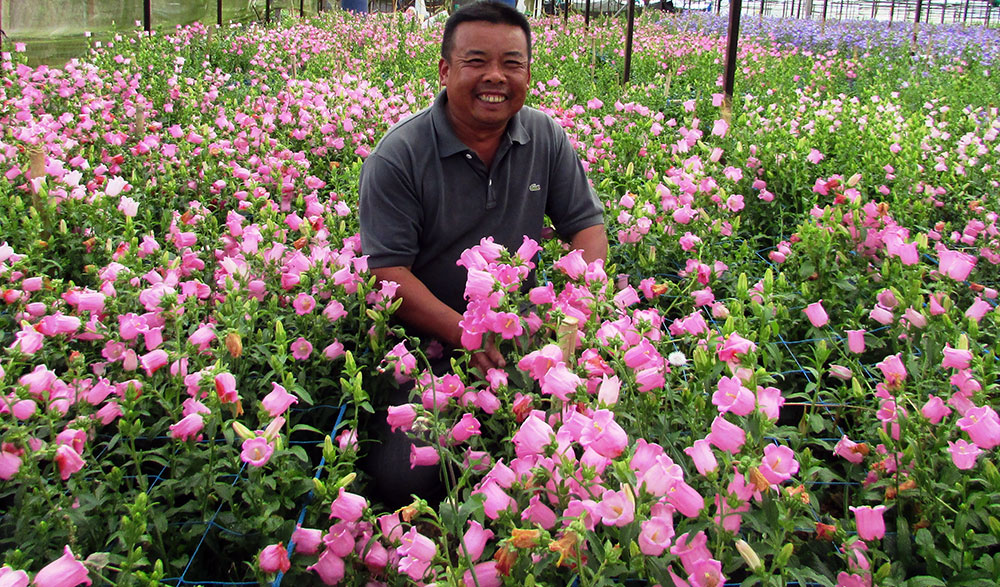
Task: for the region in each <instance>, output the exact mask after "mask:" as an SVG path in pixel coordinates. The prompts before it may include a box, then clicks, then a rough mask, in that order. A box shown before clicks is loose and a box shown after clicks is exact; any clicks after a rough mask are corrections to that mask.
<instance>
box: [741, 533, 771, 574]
mask: <svg viewBox="0 0 1000 587" xmlns="http://www.w3.org/2000/svg"><path fill="white" fill-rule="evenodd" d="M736 550H737V551H738V552H739V553H740V556H742V557H743V560H744V561H746V563H747V566H748V567H750V570H751V571H753V572H755V573H756V572H757V571H759V570H760V569H761V568H763V566H764V565H762V564H761V562H760V557H759V556H757V553H756V552H754V550H753V548H752V547H751V546H750V545H749V544H747V542H746V540H743V539H740V540H737V541H736Z"/></svg>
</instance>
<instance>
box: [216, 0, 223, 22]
mask: <svg viewBox="0 0 1000 587" xmlns="http://www.w3.org/2000/svg"><path fill="white" fill-rule="evenodd" d="M215 13H216V16H218V20H219V26H222V0H216V2H215Z"/></svg>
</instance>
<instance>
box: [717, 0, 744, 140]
mask: <svg viewBox="0 0 1000 587" xmlns="http://www.w3.org/2000/svg"><path fill="white" fill-rule="evenodd" d="M742 4H743V1H742V0H730V2H729V29H728V31H727V32H726V66H725V72H724V74H723V81H722V93H723V94H724V95H725V96H724V97H723V99H722V118H723V119H724V120H725V121H726V122H729V121H730V120H732V117H733V90H734V85H735V81H736V52H737V50H738V49H739V43H740V12H741V9H742V8H743V6H742Z"/></svg>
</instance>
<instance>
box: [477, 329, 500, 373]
mask: <svg viewBox="0 0 1000 587" xmlns="http://www.w3.org/2000/svg"><path fill="white" fill-rule="evenodd" d="M470 362H471V363H472V366H473V367H475V368H477V369H479V372H480V374H481V375H482V376H483V377H486V373H487V371H489V370H490V369H502V368H504V367H506V366H507V361H506V360H505V359H504V358H503V355H502V354H500V351H498V350H497V347H496V345H495V344H493V336H492V335H490V336H487V337H486V338H485V345H484V348H483V350H481V351H478V352H476V353H474V354H473V355H472V358H471V361H470Z"/></svg>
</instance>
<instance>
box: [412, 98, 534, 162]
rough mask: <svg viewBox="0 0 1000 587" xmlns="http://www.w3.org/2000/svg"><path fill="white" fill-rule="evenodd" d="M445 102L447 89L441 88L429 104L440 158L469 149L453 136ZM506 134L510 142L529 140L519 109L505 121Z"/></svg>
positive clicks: (525, 141)
mask: <svg viewBox="0 0 1000 587" xmlns="http://www.w3.org/2000/svg"><path fill="white" fill-rule="evenodd" d="M447 103H448V92H447V90H441V92H440V93H438V95H437V98H435V99H434V104H432V105H431V120H432V121H433V123H434V131H435V135H436V137H435V138H436V140H437V146H438V153H440V155H441V157H442V158H444V157H450V156H452V155H455V154H457V153H465V152H467V151H468V150H469V147H468V146H467V145H466V144H465V143H463V142H462V141H461V140H459V138H458V137H457V136H455V132H454V131H453V130H452V129H451V122H449V120H448V111H447V107H446V104H447ZM522 110H523V109H522ZM506 134H507V139H508V140H509V141H511V142H512V143H518V144H521V145H524V144H526V143H528V142H529V141H531V136H530V135H529V134H528V131H527V129H525V128H524V124H522V122H521V111H518V112H517V114H515V115H514V118H512V119H511V120H510V122H508V123H507V132H506Z"/></svg>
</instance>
